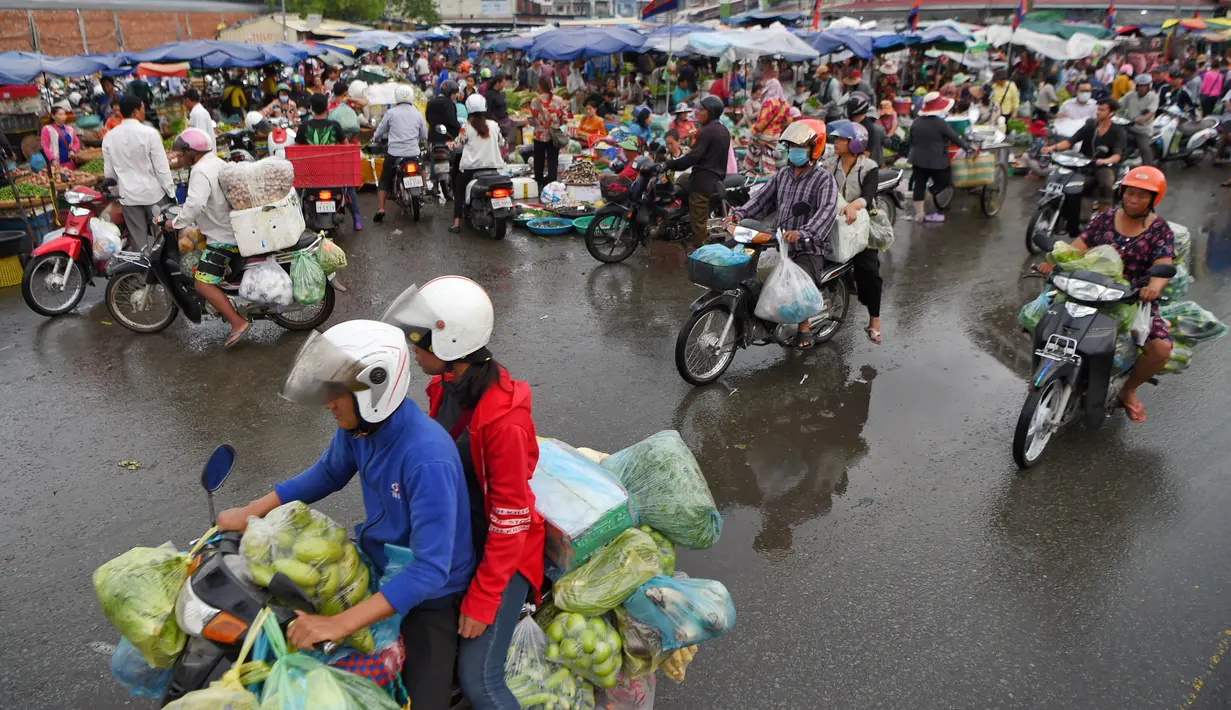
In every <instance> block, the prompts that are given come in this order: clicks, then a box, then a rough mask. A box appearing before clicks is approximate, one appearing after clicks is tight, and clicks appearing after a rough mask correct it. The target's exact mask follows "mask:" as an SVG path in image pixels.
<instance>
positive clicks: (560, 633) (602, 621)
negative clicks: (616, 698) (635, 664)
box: [545, 612, 623, 688]
mask: <svg viewBox="0 0 1231 710" xmlns="http://www.w3.org/2000/svg"><path fill="white" fill-rule="evenodd" d="M622 649H623V645H622V643H621V641H620V634H619V633H617V632H616V630H615V627H614V626H612V625H611V623H610V622H608V621H607V619H606V618H604V617H601V616H596V617H589V618H587V617H586V616H583V615H581V614H573V613H571V612H564V613H562V614H559V615H558V616H556V618H554V619H552V621H551V623H550V624H549V625H548V626H547V650H546V653H545V656H546V658H547V660H548V661H550V662H551V663H557V664H560V665H563V666H564V667H565V668H568V669H569V670H571V671H573V672H574V673H576V674H577V675H579V676H581V677H582V678H583V679H585V680H588V681H590V682H592V683H594V684H595V685H597V686H598V687H600V688H614V687H615V684H616V675H617V674H618V673H619V672H620V668H621V667H622V666H623V658H622V653H621V651H622ZM548 682H549V683H550V679H549V680H548Z"/></svg>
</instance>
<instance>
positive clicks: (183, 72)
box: [137, 62, 188, 79]
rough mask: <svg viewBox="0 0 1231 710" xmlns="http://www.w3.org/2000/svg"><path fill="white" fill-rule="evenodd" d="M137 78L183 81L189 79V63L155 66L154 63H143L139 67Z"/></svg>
mask: <svg viewBox="0 0 1231 710" xmlns="http://www.w3.org/2000/svg"><path fill="white" fill-rule="evenodd" d="M137 76H139V77H141V78H145V77H168V78H169V77H179V78H181V79H187V78H188V62H179V63H177V64H155V63H153V62H141V63H140V64H138V65H137Z"/></svg>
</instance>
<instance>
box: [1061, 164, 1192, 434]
mask: <svg viewBox="0 0 1231 710" xmlns="http://www.w3.org/2000/svg"><path fill="white" fill-rule="evenodd" d="M1165 194H1167V178H1166V177H1164V176H1163V173H1162V171H1161V170H1159V169H1158V168H1154V167H1150V166H1142V167H1139V168H1134V169H1132V170H1130V171H1129V173H1128V175H1125V176H1124V180H1123V182H1121V183H1120V207H1119V208H1117V209H1115V210H1108V211H1106V212H1103V213H1101V214H1099V215H1097V216H1096V217H1095V218H1094V219H1092V220H1090V225H1089V226H1087V227H1086V231H1085V232H1084V233H1083V234H1082V235H1081V238H1079V239H1076V240H1074V241H1073V248H1075V249H1076V250H1077V251H1078V252H1079V253H1083V254H1084V253H1085V252H1086V250H1087V249H1089V248H1090V247H1094V246H1100V245H1103V244H1109V245H1111V246H1113V247H1115V249H1116V252H1118V253H1119V254H1120V258H1121V259H1122V260H1123V261H1124V278H1126V279H1128V280H1129V283H1132V284H1136V283H1139V282H1141V281H1142V280H1144V279H1145V278H1146V277H1147V276H1149V270H1150V267H1151V266H1153V265H1155V264H1171V263H1174V261H1175V235H1174V234H1173V233H1172V231H1171V227H1169V226H1168V225H1167V220H1165V219H1162V218H1161V217H1159V216H1158V215H1157V214H1155V213H1154V209H1155V208H1156V207H1158V203H1159V202H1162V200H1163V195H1165ZM1038 268H1039V272H1040V273H1043V274H1048V273H1051V271H1052V269H1053V266H1052V265H1051V264H1050V263H1043V264H1039V267H1038ZM1168 281H1170V279H1165V278H1160V277H1152V278H1150V279H1149V283H1148V284H1147V285H1145V286H1143V287H1142V288H1141V290H1140V291H1139V294H1140V297H1141V302H1142V303H1149V304H1150V311H1151V314H1152V315H1153V321H1152V323H1151V326H1150V334H1149V336H1148V339H1147V340H1146V344H1145V346H1144V347H1142V349H1141V356H1140V357H1139V358H1137V362H1136V364H1135V365H1134V366H1133V374H1132V376H1131V377H1129V380H1128V382H1126V383H1125V384H1124V388H1123V389H1121V390H1120V394H1119V397H1120V403H1121V404H1123V405H1124V409H1125V411H1126V412H1127V413H1128V418H1129V419H1130V420H1132V421H1133V422H1136V423H1141V422H1144V421H1145V420H1146V409H1145V405H1144V404H1142V403H1141V401H1140V400H1139V399H1137V389H1138V388H1139V387H1141V385H1143V384H1145V382H1146V381H1148V380H1149V379H1150V378H1152V377H1154V376H1155V375H1157V374H1158V373H1159V372H1160V371H1161V370H1162V369H1163V366H1164V365H1166V364H1167V359H1168V358H1169V357H1171V347H1172V339H1171V333H1170V327H1169V326H1168V324H1167V321H1165V320H1163V318H1162V316H1161V315H1159V312H1158V297H1159V295H1160V294H1161V293H1162V292H1163V289H1164V288H1166V287H1167V282H1168Z"/></svg>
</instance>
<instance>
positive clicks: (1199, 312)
mask: <svg viewBox="0 0 1231 710" xmlns="http://www.w3.org/2000/svg"><path fill="white" fill-rule="evenodd" d="M1159 315H1161V316H1162V317H1163V320H1165V321H1167V322H1169V323H1170V324H1171V335H1172V336H1174V337H1177V338H1183V339H1184V340H1189V341H1192V342H1193V343H1204V342H1205V341H1207V340H1217V339H1218V338H1221V337H1222V336H1224V335H1226V334H1227V324H1226V323H1223V322H1222V321H1220V320H1218V317H1217V316H1215V315H1214V314H1213V313H1210V312H1209V311H1207V310H1205V309H1204V308H1202V307H1201V306H1199V305H1197V304H1196V303H1193V302H1192V301H1180V302H1179V303H1168V304H1167V305H1165V306H1162V307H1161V308H1159Z"/></svg>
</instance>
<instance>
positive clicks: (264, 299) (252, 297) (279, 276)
mask: <svg viewBox="0 0 1231 710" xmlns="http://www.w3.org/2000/svg"><path fill="white" fill-rule="evenodd" d="M239 297H240V298H244V299H247V300H249V301H252V302H253V303H263V304H266V305H273V306H289V305H291V303H293V302H294V300H295V287H294V284H293V283H292V282H291V275H290V274H288V273H286V272H285V271H283V270H282V267H281V266H278V262H276V261H274V259H273V258H272V257H271V258H269V259H266V260H265V261H262V262H261V263H259V264H257V265H256V266H251V267H248V269H247V270H246V271H244V278H243V280H242V281H240V282H239Z"/></svg>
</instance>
